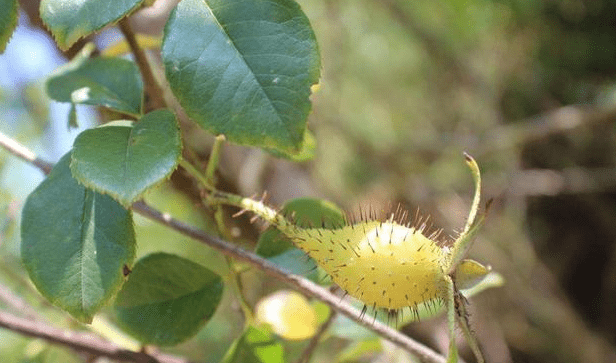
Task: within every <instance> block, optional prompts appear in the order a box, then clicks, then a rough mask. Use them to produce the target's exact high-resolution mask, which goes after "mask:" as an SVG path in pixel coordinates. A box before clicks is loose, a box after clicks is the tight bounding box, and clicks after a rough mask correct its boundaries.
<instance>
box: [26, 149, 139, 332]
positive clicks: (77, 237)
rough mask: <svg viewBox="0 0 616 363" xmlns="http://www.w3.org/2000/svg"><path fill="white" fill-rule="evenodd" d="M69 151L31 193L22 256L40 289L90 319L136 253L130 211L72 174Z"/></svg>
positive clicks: (121, 279) (81, 317) (77, 315)
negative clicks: (87, 187) (81, 182)
mask: <svg viewBox="0 0 616 363" xmlns="http://www.w3.org/2000/svg"><path fill="white" fill-rule="evenodd" d="M70 158H71V157H70V153H69V154H66V155H65V156H64V157H62V159H61V160H60V161H59V162H58V164H56V166H55V167H54V168H53V170H52V171H51V173H50V174H49V176H48V177H47V179H45V180H44V181H43V182H42V183H41V185H39V186H38V187H37V188H36V189H35V190H34V191H33V192H32V194H30V196H29V197H28V199H27V200H26V203H25V205H24V209H23V214H22V223H21V240H22V244H21V256H22V259H23V262H24V265H25V266H26V269H27V270H28V273H29V275H30V279H32V282H33V283H34V285H35V286H36V287H37V289H38V290H39V291H40V292H41V294H43V296H45V297H46V298H47V299H49V301H50V302H51V303H52V304H54V305H57V306H59V307H61V308H62V309H64V310H66V311H68V312H69V313H70V314H71V315H73V316H74V317H75V318H77V319H79V320H81V321H84V322H90V321H91V320H92V317H93V315H94V314H95V313H96V312H97V311H98V310H99V309H100V308H101V307H102V306H103V305H104V304H105V303H107V302H108V301H109V300H110V299H111V298H112V297H113V296H114V295H115V293H116V292H117V291H118V290H119V289H120V286H121V285H122V283H123V282H124V275H123V274H122V269H123V266H124V265H128V266H130V265H131V264H132V262H133V259H134V257H135V234H134V231H133V220H132V215H131V213H130V212H129V211H127V210H126V209H124V208H122V206H121V205H120V204H118V203H117V202H116V201H115V200H113V199H112V198H110V197H108V196H106V195H102V194H98V193H96V192H94V191H92V190H89V189H86V188H85V187H83V186H82V185H80V184H79V183H78V182H77V180H75V179H73V177H72V176H71V171H70V169H69V162H70Z"/></svg>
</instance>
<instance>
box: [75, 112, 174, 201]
mask: <svg viewBox="0 0 616 363" xmlns="http://www.w3.org/2000/svg"><path fill="white" fill-rule="evenodd" d="M181 152H182V141H181V138H180V131H179V128H178V124H177V121H176V119H175V116H174V115H173V113H171V112H170V111H168V110H157V111H153V112H150V113H148V114H147V115H145V116H143V117H142V118H141V120H140V121H139V122H136V123H131V122H130V121H114V122H110V123H107V124H105V125H103V126H101V127H97V128H95V129H90V130H86V131H84V132H82V133H81V134H79V136H77V138H76V139H75V143H74V144H73V158H72V161H71V171H72V172H73V176H75V178H77V180H79V181H80V182H82V183H83V184H85V185H87V186H88V187H90V188H92V189H94V190H96V191H98V192H100V193H105V194H109V195H111V196H112V197H113V198H114V199H116V200H118V201H119V202H120V203H122V204H123V205H125V206H129V205H130V204H132V203H133V202H135V201H136V200H137V199H139V198H140V197H141V196H142V195H143V194H144V193H145V192H146V191H147V190H148V189H149V188H152V187H153V186H155V185H156V184H158V183H160V182H162V181H164V180H165V178H167V177H168V176H169V175H170V174H171V172H173V170H175V168H176V166H177V164H178V162H179V158H180V154H181Z"/></svg>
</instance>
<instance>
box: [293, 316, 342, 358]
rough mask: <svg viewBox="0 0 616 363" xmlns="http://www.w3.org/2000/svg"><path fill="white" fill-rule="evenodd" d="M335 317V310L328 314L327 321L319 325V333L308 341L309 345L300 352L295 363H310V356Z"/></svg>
mask: <svg viewBox="0 0 616 363" xmlns="http://www.w3.org/2000/svg"><path fill="white" fill-rule="evenodd" d="M336 316H338V314H336V311H335V310H334V311H332V312H331V313H330V314H329V317H328V318H327V320H326V321H325V322H324V323H323V324H321V326H320V327H319V331H318V332H317V333H316V334H315V335H314V336H313V337H312V339H310V343H308V346H307V347H306V349H304V351H303V352H302V355H301V356H300V357H299V359H298V360H297V363H308V362H309V361H310V358H312V354H313V353H314V350H315V349H316V348H317V346H318V345H319V343H320V342H321V338H322V337H323V334H325V332H326V331H327V329H329V327H330V326H331V325H332V323H333V322H334V320H335V319H336Z"/></svg>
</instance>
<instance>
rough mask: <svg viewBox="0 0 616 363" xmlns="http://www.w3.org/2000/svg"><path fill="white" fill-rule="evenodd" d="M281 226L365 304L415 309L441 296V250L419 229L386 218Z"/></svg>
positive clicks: (295, 241)
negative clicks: (331, 225) (332, 225)
mask: <svg viewBox="0 0 616 363" xmlns="http://www.w3.org/2000/svg"><path fill="white" fill-rule="evenodd" d="M281 231H282V232H283V233H284V234H285V235H286V236H287V237H288V238H290V239H291V240H292V241H293V242H294V243H295V244H296V245H297V246H298V247H299V248H300V249H302V250H304V251H305V252H306V253H308V255H310V256H311V257H312V258H313V259H314V260H316V261H317V263H318V264H319V265H320V266H321V267H322V268H323V269H324V270H325V271H326V272H327V273H328V274H330V275H331V277H332V280H333V281H334V282H335V283H336V284H338V286H340V287H341V288H342V289H344V290H345V291H346V292H347V293H348V294H349V295H351V296H353V297H355V298H357V299H359V300H361V301H362V302H364V303H365V304H366V305H367V306H370V307H377V308H384V309H389V310H396V309H401V308H404V307H411V308H414V307H417V305H418V304H420V303H429V302H432V301H434V300H438V299H440V298H441V296H442V291H443V289H444V288H445V285H444V284H445V274H444V272H443V263H444V253H443V251H442V249H441V248H440V247H439V246H437V244H436V243H435V242H434V241H433V240H431V239H429V238H428V237H426V236H424V235H423V234H422V231H421V230H419V229H416V228H412V227H408V226H404V225H400V224H398V223H396V222H394V221H391V220H390V221H387V222H380V221H365V222H361V223H357V224H354V225H349V226H344V227H341V228H337V229H324V228H306V229H305V228H299V227H297V226H293V225H288V226H286V228H281Z"/></svg>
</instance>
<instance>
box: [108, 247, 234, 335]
mask: <svg viewBox="0 0 616 363" xmlns="http://www.w3.org/2000/svg"><path fill="white" fill-rule="evenodd" d="M222 291H223V282H222V279H221V278H220V276H218V275H216V274H215V273H213V272H211V271H210V270H208V269H206V268H205V267H202V266H201V265H198V264H196V263H194V262H192V261H189V260H187V259H185V258H182V257H179V256H175V255H170V254H167V253H156V254H152V255H148V256H146V257H144V258H142V259H141V260H139V261H138V262H137V263H136V264H135V267H134V268H133V271H132V272H131V274H130V275H129V279H128V281H127V282H126V284H125V285H124V288H123V289H122V290H121V291H120V293H119V294H118V297H117V300H116V303H115V311H116V314H117V316H118V321H119V323H120V325H122V327H123V328H124V329H125V330H126V331H127V332H129V333H130V334H132V335H134V336H135V337H136V338H137V339H139V340H140V341H141V342H143V343H148V344H156V345H175V344H178V343H181V342H182V341H184V340H186V339H189V338H191V337H192V336H194V335H195V334H197V332H198V331H199V330H200V329H201V328H202V327H203V325H204V324H205V323H206V322H207V321H208V320H209V319H210V318H211V317H212V315H214V312H215V311H216V307H217V306H218V303H219V302H220V298H221V297H222Z"/></svg>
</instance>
